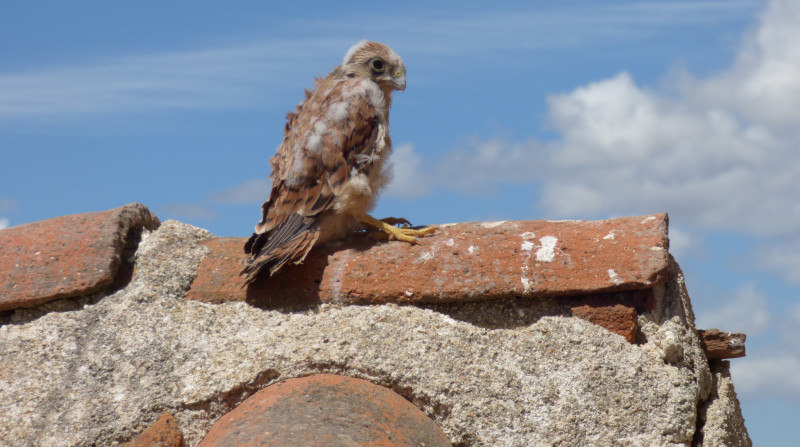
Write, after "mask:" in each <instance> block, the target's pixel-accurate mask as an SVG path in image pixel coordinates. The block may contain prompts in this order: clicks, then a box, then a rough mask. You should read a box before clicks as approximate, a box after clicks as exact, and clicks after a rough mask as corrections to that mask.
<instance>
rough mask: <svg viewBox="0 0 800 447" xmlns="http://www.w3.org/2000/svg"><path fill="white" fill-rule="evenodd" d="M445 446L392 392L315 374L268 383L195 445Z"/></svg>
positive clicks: (422, 415)
mask: <svg viewBox="0 0 800 447" xmlns="http://www.w3.org/2000/svg"><path fill="white" fill-rule="evenodd" d="M234 445H235V446H242V447H246V446H264V447H270V446H274V447H294V446H296V447H313V446H325V447H349V446H386V447H389V446H420V445H424V446H427V447H449V446H450V441H448V439H447V437H446V436H445V435H444V433H443V432H442V430H441V429H440V428H439V427H438V426H437V425H436V424H435V423H434V422H433V421H432V420H431V419H430V418H428V416H426V415H425V413H423V412H422V411H420V410H419V409H418V408H417V407H415V406H414V405H412V404H411V403H410V402H408V401H407V400H405V399H404V398H402V397H401V396H400V395H398V394H396V393H395V392H393V391H392V390H390V389H388V388H385V387H382V386H378V385H375V384H373V383H371V382H369V381H366V380H362V379H354V378H352V377H344V376H337V375H332V374H315V375H312V376H308V377H303V378H299V379H290V380H287V381H285V382H282V383H278V384H275V385H271V386H268V387H267V388H264V389H263V390H261V391H259V392H257V393H256V394H254V395H252V396H250V397H249V398H248V399H247V400H245V401H244V402H243V403H242V404H241V405H239V406H238V407H236V408H235V409H233V410H232V411H231V412H229V413H228V414H226V415H225V416H223V417H222V419H220V420H219V421H218V422H217V423H216V424H214V426H213V427H211V430H210V431H209V432H208V434H207V435H206V437H205V438H204V439H203V441H202V442H200V444H199V446H198V447H218V446H234Z"/></svg>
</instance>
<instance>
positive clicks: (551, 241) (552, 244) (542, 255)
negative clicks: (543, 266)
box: [536, 236, 558, 262]
mask: <svg viewBox="0 0 800 447" xmlns="http://www.w3.org/2000/svg"><path fill="white" fill-rule="evenodd" d="M539 242H541V243H542V246H541V247H540V248H539V249H538V250H536V260H537V261H542V262H553V259H555V257H556V244H558V238H557V237H555V236H542V237H540V238H539Z"/></svg>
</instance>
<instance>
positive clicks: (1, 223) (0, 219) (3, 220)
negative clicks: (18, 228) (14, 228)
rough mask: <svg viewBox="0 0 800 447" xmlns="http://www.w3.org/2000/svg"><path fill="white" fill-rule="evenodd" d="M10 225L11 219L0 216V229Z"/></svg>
mask: <svg viewBox="0 0 800 447" xmlns="http://www.w3.org/2000/svg"><path fill="white" fill-rule="evenodd" d="M10 225H11V221H9V220H8V219H6V218H3V217H0V230H3V229H6V228H8V227H9V226H10Z"/></svg>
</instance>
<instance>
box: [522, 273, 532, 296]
mask: <svg viewBox="0 0 800 447" xmlns="http://www.w3.org/2000/svg"><path fill="white" fill-rule="evenodd" d="M520 280H521V281H522V292H523V293H531V280H530V279H528V278H525V277H522V278H520Z"/></svg>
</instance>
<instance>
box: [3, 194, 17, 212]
mask: <svg viewBox="0 0 800 447" xmlns="http://www.w3.org/2000/svg"><path fill="white" fill-rule="evenodd" d="M16 209H17V201H16V200H14V199H12V198H10V197H3V198H0V213H8V212H10V211H15V210H16Z"/></svg>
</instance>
